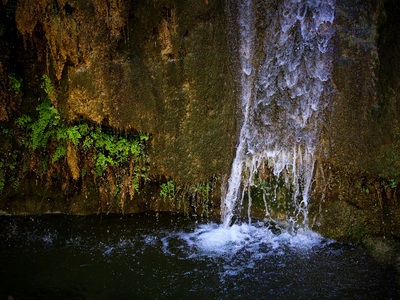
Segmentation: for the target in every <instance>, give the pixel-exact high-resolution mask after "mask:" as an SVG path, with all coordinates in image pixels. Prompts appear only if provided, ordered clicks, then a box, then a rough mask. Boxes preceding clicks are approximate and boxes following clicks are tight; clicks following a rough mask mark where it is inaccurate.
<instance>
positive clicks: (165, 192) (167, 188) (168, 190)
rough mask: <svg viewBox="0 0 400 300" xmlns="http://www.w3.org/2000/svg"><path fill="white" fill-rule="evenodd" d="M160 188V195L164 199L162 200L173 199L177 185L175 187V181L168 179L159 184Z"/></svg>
mask: <svg viewBox="0 0 400 300" xmlns="http://www.w3.org/2000/svg"><path fill="white" fill-rule="evenodd" d="M160 188H161V190H160V196H161V197H162V198H163V199H164V200H168V201H173V200H174V199H175V196H176V194H177V192H178V191H179V189H180V188H179V187H177V186H176V185H175V183H174V182H173V181H172V180H170V181H167V182H166V183H163V184H162V185H161V186H160Z"/></svg>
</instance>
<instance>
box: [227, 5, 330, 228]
mask: <svg viewBox="0 0 400 300" xmlns="http://www.w3.org/2000/svg"><path fill="white" fill-rule="evenodd" d="M239 12H240V13H239V14H238V27H239V29H240V30H239V32H240V43H239V44H240V47H239V54H238V55H239V56H240V67H241V72H240V76H239V77H240V88H241V94H240V97H241V109H242V116H243V118H242V119H243V121H242V128H241V130H240V134H239V143H238V146H237V151H236V156H235V158H234V161H233V164H232V170H231V176H230V179H229V183H228V190H227V193H226V195H225V199H224V201H223V202H224V203H223V216H222V219H223V223H224V226H229V225H230V224H231V223H232V218H233V216H234V214H235V208H236V207H237V205H238V202H239V200H240V199H241V197H243V196H242V195H243V193H242V195H241V193H240V191H241V190H242V189H243V186H245V187H247V188H248V190H250V187H251V186H255V185H256V181H257V180H259V178H260V176H259V173H265V169H269V170H270V172H271V173H272V175H273V176H275V177H276V178H281V179H282V180H284V181H285V184H286V185H287V187H288V189H292V190H293V192H292V197H291V198H292V200H291V201H292V202H293V206H294V209H295V212H294V216H295V218H296V219H297V218H298V217H299V216H301V218H302V222H303V224H305V225H306V224H307V221H308V206H309V197H310V190H311V184H312V180H313V172H314V165H315V151H316V145H317V142H318V138H319V136H318V134H319V131H320V126H321V117H322V116H323V112H324V109H325V108H326V107H327V106H328V104H329V93H330V90H331V85H330V81H329V79H330V72H331V55H330V51H329V45H330V44H329V41H330V40H331V37H332V35H333V33H334V31H333V26H332V25H333V21H334V0H326V1H325V0H324V1H323V0H316V1H301V0H284V1H281V2H280V3H279V4H278V6H277V8H276V14H275V15H274V16H273V18H271V19H270V20H266V21H267V22H268V25H267V26H266V29H265V32H261V33H260V32H258V33H257V37H259V36H263V38H262V39H257V41H258V43H256V36H255V34H256V33H255V32H256V26H255V22H256V21H255V19H256V13H255V8H254V7H253V3H252V0H241V1H240V4H239ZM257 17H260V16H259V15H257ZM261 17H262V16H261ZM259 44H262V48H261V49H262V50H261V52H262V54H261V55H260V53H258V54H257V56H258V57H255V52H256V48H257V49H260V45H259ZM258 52H260V50H258ZM260 57H261V58H260ZM248 194H249V202H250V203H249V211H250V208H251V197H250V192H249V193H248ZM272 200H276V199H272ZM266 215H267V216H269V211H268V207H266ZM249 220H251V219H250V213H249Z"/></svg>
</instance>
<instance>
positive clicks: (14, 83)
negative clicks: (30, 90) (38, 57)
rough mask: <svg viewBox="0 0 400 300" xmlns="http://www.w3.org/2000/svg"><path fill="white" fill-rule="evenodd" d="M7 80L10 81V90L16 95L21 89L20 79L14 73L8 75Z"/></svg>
mask: <svg viewBox="0 0 400 300" xmlns="http://www.w3.org/2000/svg"><path fill="white" fill-rule="evenodd" d="M8 79H9V80H10V84H11V88H12V90H13V91H14V92H15V94H16V95H18V94H19V93H20V92H21V89H22V79H21V78H19V77H18V76H17V75H15V74H14V73H11V74H9V75H8Z"/></svg>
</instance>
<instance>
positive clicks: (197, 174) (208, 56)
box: [16, 0, 236, 182]
mask: <svg viewBox="0 0 400 300" xmlns="http://www.w3.org/2000/svg"><path fill="white" fill-rule="evenodd" d="M191 2H192V1H179V3H175V1H152V2H151V3H148V2H146V1H135V2H132V1H105V0H104V1H99V0H93V1H36V2H35V4H34V5H32V4H31V1H20V2H19V3H18V5H17V8H16V24H17V28H18V31H19V32H20V33H21V34H22V35H23V37H24V42H25V45H26V47H27V50H28V51H32V49H31V48H32V47H36V48H38V49H39V50H38V51H37V52H38V59H39V60H44V62H45V63H46V66H47V68H48V69H49V70H50V71H51V74H52V75H53V78H54V80H55V81H56V82H59V87H60V91H62V92H61V95H60V97H59V99H58V100H57V103H55V104H56V105H57V107H59V108H60V109H61V111H62V112H63V113H64V115H65V116H66V117H67V118H68V119H69V120H74V119H79V118H85V119H88V120H91V121H93V122H96V123H102V124H106V125H108V126H111V127H113V128H117V129H120V130H126V129H134V130H136V131H139V132H145V133H149V134H150V135H151V136H152V139H151V140H152V145H151V155H150V161H151V162H152V167H151V172H152V174H155V175H163V176H166V177H173V178H176V179H177V180H179V181H185V182H194V181H204V180H207V179H209V178H211V177H212V176H214V175H216V174H221V173H226V172H227V170H228V169H229V163H230V154H231V152H232V147H233V145H234V143H235V142H234V138H233V137H234V135H235V130H234V128H235V120H236V117H235V116H236V115H235V109H236V106H235V99H234V97H233V95H234V93H233V92H232V91H233V90H234V89H233V83H232V79H231V78H232V76H231V75H230V72H231V70H230V63H229V61H230V58H229V51H228V46H227V45H228V43H227V36H226V34H225V33H226V31H227V28H226V20H225V15H224V6H223V5H224V4H223V3H222V2H212V3H208V2H207V1H205V2H204V1H196V3H191Z"/></svg>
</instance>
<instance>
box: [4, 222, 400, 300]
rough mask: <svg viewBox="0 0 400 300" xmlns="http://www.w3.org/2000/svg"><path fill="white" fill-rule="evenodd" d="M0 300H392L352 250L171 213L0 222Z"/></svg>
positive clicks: (378, 270) (380, 278) (390, 284)
mask: <svg viewBox="0 0 400 300" xmlns="http://www.w3.org/2000/svg"><path fill="white" fill-rule="evenodd" d="M0 239H1V244H0V299H15V300H17V299H399V298H400V297H399V295H400V294H399V291H398V288H397V287H396V273H395V271H394V270H393V269H392V268H390V267H388V266H384V265H381V264H379V263H377V262H376V261H374V260H373V259H372V258H371V257H369V256H368V254H367V253H366V251H365V250H364V249H363V248H362V247H360V246H356V245H349V244H340V243H335V242H333V241H328V240H325V239H323V238H322V237H320V236H319V235H317V234H315V233H312V232H302V233H299V234H298V235H297V236H293V235H289V234H287V233H283V234H276V233H275V234H273V233H272V232H271V231H270V230H269V229H267V228H266V227H265V225H264V224H262V223H257V224H253V225H252V226H249V225H242V226H234V227H232V228H230V229H224V228H222V227H221V226H220V225H217V224H215V223H209V224H198V223H196V222H194V221H193V220H189V219H187V218H184V217H182V216H179V215H171V214H161V215H158V216H156V215H155V214H140V215H130V216H123V217H121V216H90V217H79V216H64V215H44V216H32V217H29V216H28V217H8V216H3V217H0Z"/></svg>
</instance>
